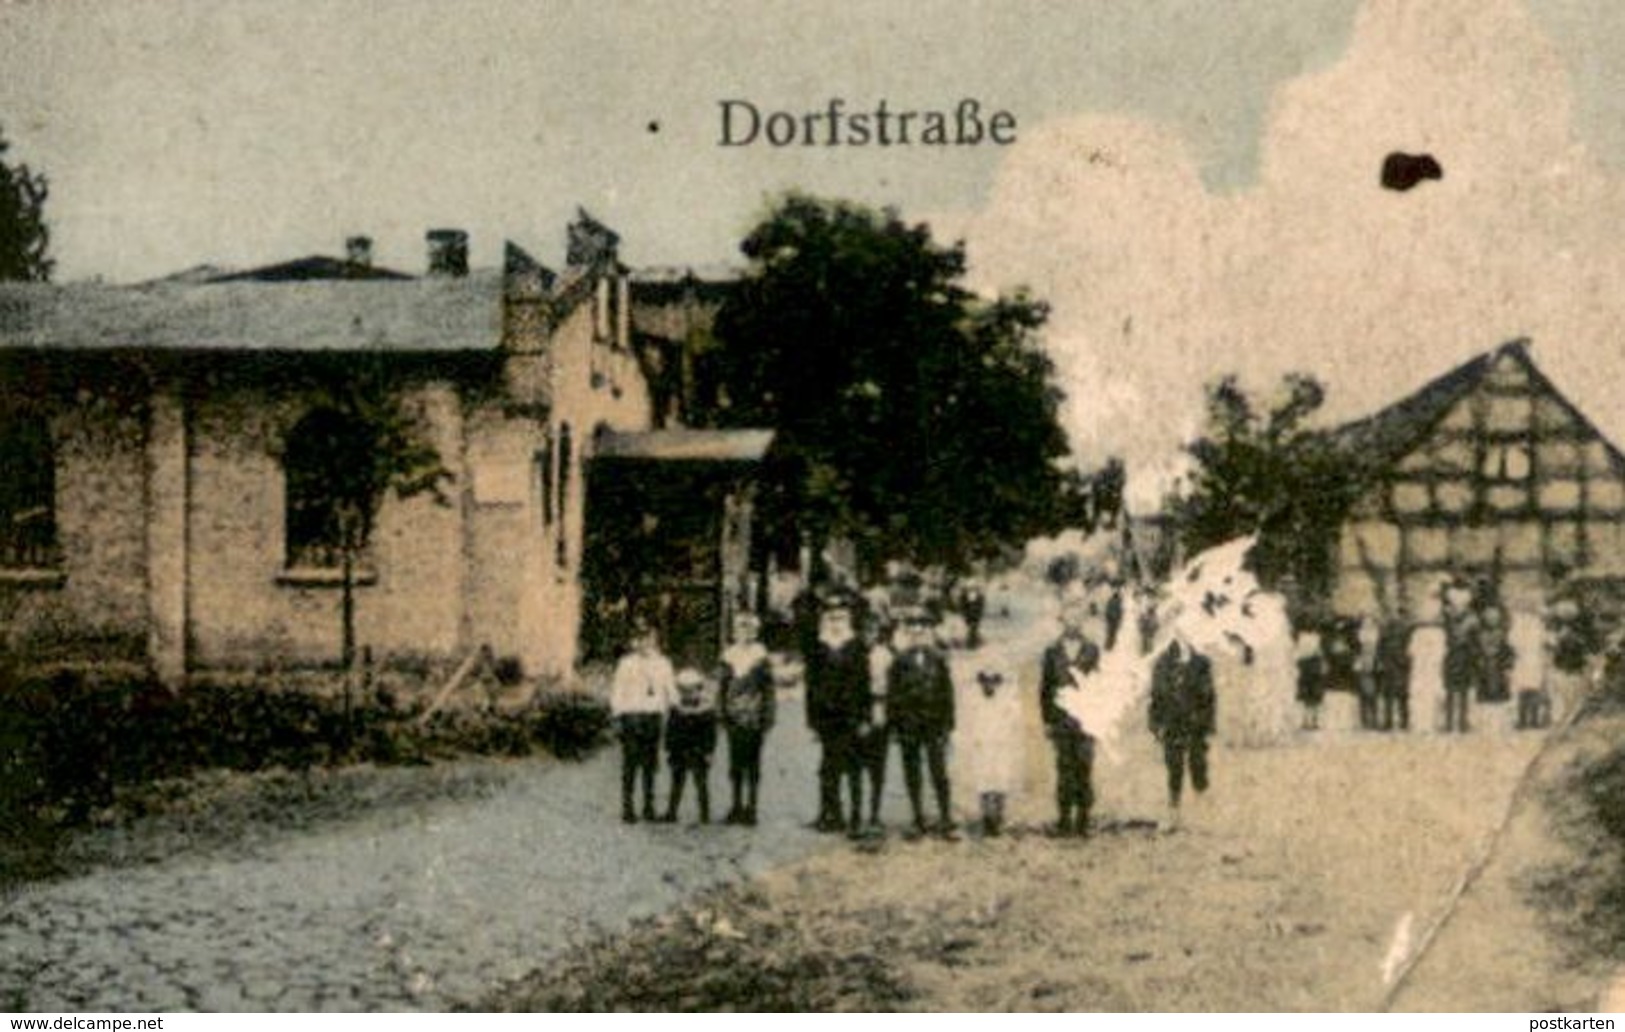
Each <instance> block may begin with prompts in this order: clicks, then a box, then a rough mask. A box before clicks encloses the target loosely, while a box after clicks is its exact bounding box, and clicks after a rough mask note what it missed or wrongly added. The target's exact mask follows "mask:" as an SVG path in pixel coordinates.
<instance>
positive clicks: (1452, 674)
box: [1440, 574, 1482, 733]
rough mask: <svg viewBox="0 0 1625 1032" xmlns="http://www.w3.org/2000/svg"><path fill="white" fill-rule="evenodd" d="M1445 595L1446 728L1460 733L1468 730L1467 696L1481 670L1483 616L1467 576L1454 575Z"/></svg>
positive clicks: (1475, 683) (1443, 593) (1443, 603)
mask: <svg viewBox="0 0 1625 1032" xmlns="http://www.w3.org/2000/svg"><path fill="white" fill-rule="evenodd" d="M1441 597H1442V600H1443V601H1442V603H1441V607H1440V612H1441V614H1442V615H1443V618H1444V633H1445V650H1444V729H1445V731H1446V732H1451V731H1454V732H1458V733H1459V732H1465V731H1466V730H1467V710H1468V701H1467V700H1468V698H1469V696H1470V695H1471V694H1472V692H1473V689H1474V688H1475V687H1476V686H1477V684H1478V681H1479V675H1480V671H1481V658H1482V657H1481V650H1482V645H1481V643H1480V640H1479V616H1478V612H1477V611H1476V609H1475V608H1474V604H1473V603H1474V599H1473V589H1472V585H1471V584H1469V583H1468V581H1467V579H1466V578H1465V577H1464V576H1462V575H1460V574H1457V575H1455V576H1454V577H1453V578H1451V580H1450V581H1449V582H1447V583H1446V584H1445V586H1444V588H1443V590H1442V594H1441Z"/></svg>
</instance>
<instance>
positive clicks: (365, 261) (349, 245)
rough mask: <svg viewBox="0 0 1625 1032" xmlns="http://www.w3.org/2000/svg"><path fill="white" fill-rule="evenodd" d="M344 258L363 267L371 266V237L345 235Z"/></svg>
mask: <svg viewBox="0 0 1625 1032" xmlns="http://www.w3.org/2000/svg"><path fill="white" fill-rule="evenodd" d="M344 260H345V261H347V262H349V263H350V264H351V265H358V266H360V267H361V268H363V269H370V268H372V237H370V236H353V237H345V238H344Z"/></svg>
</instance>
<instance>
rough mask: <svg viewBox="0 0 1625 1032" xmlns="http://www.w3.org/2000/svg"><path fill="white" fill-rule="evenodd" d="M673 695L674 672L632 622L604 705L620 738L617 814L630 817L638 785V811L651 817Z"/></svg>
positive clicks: (644, 626) (649, 633)
mask: <svg viewBox="0 0 1625 1032" xmlns="http://www.w3.org/2000/svg"><path fill="white" fill-rule="evenodd" d="M676 701H677V676H676V673H675V672H674V671H673V670H672V665H671V660H669V659H667V658H666V656H665V654H664V653H662V652H661V651H660V640H659V637H658V636H657V635H656V633H655V629H654V627H653V626H652V625H651V624H650V623H649V622H648V621H646V620H641V619H639V620H635V621H634V622H633V625H632V647H631V649H630V650H629V651H628V652H627V653H626V655H624V656H622V657H621V658H620V660H619V661H618V662H617V663H616V664H615V673H614V676H613V677H612V678H611V680H610V689H609V710H610V714H611V716H612V717H613V718H614V719H615V724H616V729H617V731H618V732H619V735H620V739H621V820H623V821H625V822H626V823H628V824H632V823H635V822H636V821H637V819H638V815H639V810H638V809H637V808H636V806H635V805H634V803H635V799H634V796H635V789H636V788H637V787H638V785H639V784H640V783H641V785H642V788H643V807H642V811H641V813H642V816H643V819H644V820H646V821H652V820H654V819H655V801H654V793H655V769H656V768H657V767H658V766H659V764H660V735H661V731H662V729H663V725H664V723H665V719H666V713H667V711H669V710H670V709H672V707H673V705H674V704H675V703H676Z"/></svg>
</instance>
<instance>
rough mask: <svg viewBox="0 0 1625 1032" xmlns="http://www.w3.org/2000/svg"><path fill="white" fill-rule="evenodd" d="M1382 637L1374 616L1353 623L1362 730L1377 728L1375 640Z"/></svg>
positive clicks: (1378, 692)
mask: <svg viewBox="0 0 1625 1032" xmlns="http://www.w3.org/2000/svg"><path fill="white" fill-rule="evenodd" d="M1381 637H1382V631H1381V628H1380V627H1379V626H1378V624H1377V621H1376V619H1375V618H1373V617H1370V616H1362V617H1361V618H1360V619H1359V621H1358V623H1356V625H1355V631H1354V676H1355V686H1356V688H1357V690H1358V691H1359V693H1360V729H1361V730H1362V731H1375V730H1377V728H1378V724H1379V721H1378V717H1377V711H1378V701H1377V700H1378V696H1379V695H1380V689H1379V686H1378V673H1377V642H1378V640H1379V639H1380V638H1381Z"/></svg>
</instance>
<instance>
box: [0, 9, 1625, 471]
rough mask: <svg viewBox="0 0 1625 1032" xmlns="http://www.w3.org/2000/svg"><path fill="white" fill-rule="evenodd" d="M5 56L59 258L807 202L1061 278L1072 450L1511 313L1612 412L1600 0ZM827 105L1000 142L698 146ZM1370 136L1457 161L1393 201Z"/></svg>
mask: <svg viewBox="0 0 1625 1032" xmlns="http://www.w3.org/2000/svg"><path fill="white" fill-rule="evenodd" d="M679 12H680V13H679ZM0 59H3V60H4V62H5V68H6V73H5V75H4V76H0V130H3V131H4V133H5V135H6V137H7V138H8V139H9V140H10V141H11V143H12V145H13V149H12V153H11V154H10V155H9V157H10V158H11V159H13V160H22V161H26V162H28V163H29V164H30V165H31V166H32V167H33V168H35V169H36V170H41V171H44V172H45V173H46V174H47V175H48V176H49V178H50V182H51V189H52V194H51V198H50V201H49V203H48V208H47V213H48V217H49V221H50V223H51V226H52V229H53V234H54V236H53V252H54V254H55V257H56V258H57V260H58V263H59V265H58V279H59V280H62V281H73V280H79V279H84V278H91V277H101V278H104V279H107V280H110V281H114V282H130V281H137V280H141V279H144V278H149V277H154V276H160V275H163V274H166V273H169V272H173V271H176V270H178V269H181V268H185V267H188V266H191V265H195V264H198V263H202V262H212V263H217V264H224V265H234V266H242V265H249V264H254V263H260V262H269V261H275V260H280V259H283V258H288V257H294V256H298V255H303V254H309V253H337V252H338V251H340V249H341V244H342V240H343V238H344V237H345V236H347V235H350V234H355V233H365V234H368V235H371V236H372V237H373V238H374V239H375V241H376V249H377V258H378V260H379V261H380V262H381V263H383V264H387V265H392V266H395V267H398V268H402V269H404V270H406V271H419V270H421V268H422V264H423V243H422V240H423V232H424V230H426V229H428V228H430V227H436V226H452V227H461V228H465V229H467V230H469V231H470V233H471V235H472V239H473V250H474V260H475V261H476V263H478V264H487V265H489V264H494V263H495V262H496V261H497V260H498V257H499V255H500V248H501V243H502V241H503V239H505V238H511V239H513V240H515V241H516V242H518V243H520V244H521V245H523V246H525V247H526V248H527V249H529V250H531V251H532V253H534V254H535V255H536V256H537V257H538V258H540V259H541V260H543V261H544V262H551V263H554V264H557V263H558V262H559V261H560V260H561V255H562V248H563V230H564V225H565V223H566V222H567V221H568V219H569V218H570V216H571V215H572V214H573V212H574V210H575V208H576V207H577V206H578V205H581V206H585V207H586V208H587V209H588V210H590V211H591V212H592V213H593V214H594V215H596V216H598V217H600V218H601V219H603V220H604V221H606V222H607V223H609V224H610V225H612V226H614V227H615V228H617V229H618V230H619V231H620V232H621V234H622V236H623V238H624V240H625V244H624V248H623V253H624V255H625V257H626V258H627V259H628V260H629V261H631V262H632V263H634V264H640V265H641V264H716V263H727V262H732V261H734V260H735V259H736V255H737V250H736V249H737V243H738V240H739V239H740V237H741V236H742V235H743V233H744V232H745V231H746V230H747V229H748V227H749V226H750V224H751V222H752V221H753V220H754V219H755V218H756V217H758V216H759V215H760V214H761V213H762V212H763V211H764V210H765V209H766V205H767V204H768V201H769V198H771V197H772V196H773V195H774V194H776V193H777V192H779V191H782V190H784V189H787V188H791V187H795V188H801V189H806V190H809V191H812V192H814V193H818V194H824V195H830V196H841V197H850V198H854V199H857V200H861V201H865V202H869V203H875V204H893V205H896V206H898V207H899V208H900V209H901V210H902V211H903V213H904V215H905V216H909V217H912V218H921V219H928V220H929V221H931V223H932V225H933V226H934V227H936V228H937V229H938V232H939V235H941V236H944V237H946V238H958V237H963V238H964V239H965V241H966V243H967V246H968V249H969V253H970V255H971V258H972V262H973V271H974V275H975V278H976V280H977V282H978V284H979V285H980V286H982V287H983V288H984V289H987V290H990V291H991V290H995V289H1000V288H1009V287H1013V286H1015V285H1017V284H1028V285H1031V286H1032V287H1033V288H1034V289H1035V290H1037V292H1038V293H1039V294H1040V295H1041V296H1044V297H1046V298H1047V299H1049V300H1050V301H1051V302H1052V304H1053V306H1054V317H1053V319H1052V323H1051V326H1050V327H1049V331H1048V335H1047V342H1048V345H1049V347H1050V348H1051V350H1052V353H1053V354H1054V355H1055V357H1056V360H1057V365H1058V367H1059V370H1060V373H1061V378H1062V383H1063V386H1064V387H1065V388H1066V389H1067V392H1068V395H1069V401H1068V407H1067V422H1068V425H1069V429H1070V430H1071V431H1072V433H1073V439H1074V445H1075V447H1076V450H1077V452H1078V454H1079V456H1080V458H1082V459H1084V460H1085V461H1093V460H1096V459H1098V458H1100V457H1103V456H1104V455H1105V454H1109V453H1121V454H1126V455H1128V456H1129V457H1130V459H1131V461H1132V462H1133V463H1135V464H1136V465H1139V466H1143V467H1145V468H1150V467H1151V466H1152V465H1154V464H1155V463H1157V462H1160V461H1163V460H1164V459H1165V458H1166V457H1167V456H1168V455H1169V454H1170V453H1172V452H1173V451H1174V450H1176V446H1177V442H1178V441H1179V440H1180V439H1182V438H1183V437H1186V436H1188V435H1189V434H1190V433H1191V432H1192V430H1193V428H1194V427H1195V426H1196V425H1197V420H1198V419H1199V416H1200V403H1201V386H1202V384H1203V383H1205V382H1208V381H1210V380H1211V379H1212V378H1213V377H1214V376H1215V375H1218V374H1220V373H1222V372H1228V371H1239V372H1241V373H1242V374H1243V375H1244V377H1245V378H1246V380H1247V381H1248V382H1249V383H1253V384H1256V385H1257V386H1258V387H1260V388H1261V389H1264V388H1267V387H1268V386H1269V385H1270V384H1272V383H1273V382H1274V380H1275V378H1276V377H1278V376H1279V375H1280V373H1282V372H1284V371H1286V370H1288V369H1303V370H1305V371H1309V372H1314V373H1316V374H1317V375H1321V376H1322V377H1323V378H1324V379H1325V380H1326V381H1327V382H1328V384H1329V385H1330V387H1331V393H1330V397H1329V399H1328V405H1327V412H1328V415H1331V416H1352V415H1356V414H1360V413H1362V412H1365V411H1369V410H1371V409H1372V408H1374V407H1376V406H1378V405H1381V404H1384V403H1386V402H1388V401H1391V400H1394V399H1396V398H1397V397H1398V396H1400V395H1401V394H1402V393H1404V392H1406V391H1408V390H1412V389H1414V388H1415V387H1418V386H1420V385H1421V383H1422V382H1423V381H1424V380H1425V379H1427V378H1428V377H1431V376H1434V375H1437V374H1439V373H1441V372H1443V371H1445V370H1446V369H1448V368H1449V367H1450V366H1451V365H1453V364H1455V363H1456V362H1459V361H1463V360H1465V359H1467V358H1469V357H1471V356H1472V355H1473V354H1476V353H1478V352H1480V351H1483V350H1486V349H1488V348H1491V347H1494V346H1496V345H1497V344H1499V343H1501V342H1502V341H1504V340H1506V339H1509V338H1511V337H1515V336H1524V335H1527V336H1530V337H1532V338H1533V339H1534V349H1533V353H1534V355H1535V358H1536V361H1537V362H1538V363H1539V364H1541V365H1542V366H1543V367H1544V368H1547V370H1548V371H1549V372H1550V373H1552V375H1553V377H1554V379H1556V380H1557V381H1558V383H1559V385H1560V386H1561V387H1563V388H1564V389H1565V390H1567V391H1569V392H1570V393H1571V394H1572V395H1573V396H1574V397H1575V400H1576V401H1578V402H1579V403H1580V404H1581V406H1582V408H1584V409H1586V410H1587V411H1588V412H1589V413H1590V414H1591V415H1592V416H1593V418H1594V419H1596V420H1597V422H1598V423H1599V424H1602V425H1603V427H1604V429H1605V430H1608V431H1609V432H1610V433H1611V434H1612V435H1613V436H1614V437H1615V439H1616V440H1620V439H1622V434H1625V409H1622V406H1620V405H1619V404H1618V403H1617V402H1616V401H1615V399H1614V397H1613V392H1612V390H1611V389H1610V384H1612V383H1618V382H1621V381H1622V378H1625V347H1622V344H1625V337H1622V336H1621V330H1622V329H1625V326H1622V325H1621V323H1622V317H1621V311H1622V310H1621V306H1620V304H1619V303H1618V302H1616V301H1615V298H1614V296H1613V295H1614V294H1615V293H1617V292H1618V291H1617V290H1616V285H1617V284H1619V283H1622V282H1625V275H1622V274H1625V250H1622V245H1620V244H1618V243H1616V242H1615V240H1614V239H1613V238H1614V236H1616V235H1617V234H1615V233H1614V232H1613V226H1615V225H1618V224H1619V223H1620V217H1621V216H1625V186H1622V180H1621V176H1622V175H1625V88H1622V87H1625V8H1621V6H1620V5H1618V4H1615V3H1612V2H1611V0H1527V2H1525V0H1475V2H1466V0H1429V2H1428V3H1427V4H1418V3H1412V2H1402V0H1247V2H1245V3H1234V4H1223V5H1219V4H1211V3H1206V2H1202V0H1142V2H1139V3H1134V4H1126V3H1121V2H1117V0H1083V2H1077V3H1071V4H1065V5H1062V4H1054V3H1050V2H1042V0H998V2H991V0H984V2H976V0H969V2H967V0H957V2H952V3H949V2H934V0H889V2H873V3H865V4H862V5H858V4H835V3H830V2H822V3H820V2H813V3H808V2H805V0H803V2H799V3H791V2H783V0H752V2H749V3H745V2H719V0H709V2H706V0H700V2H688V3H684V4H682V5H677V4H671V3H655V2H641V3H633V2H613V0H596V2H580V3H576V2H567V0H558V2H537V0H471V2H463V3H459V4H456V5H446V4H441V3H434V2H413V0H401V2H388V3H385V2H375V3H343V4H341V3H336V2H326V3H316V2H311V0H283V2H279V3H277V4H265V3H252V2H237V3H232V2H220V0H210V2H208V3H202V2H161V0H143V2H135V0H109V2H103V3H91V2H90V0H34V2H13V3H10V4H0ZM837 96H838V97H841V98H843V99H844V100H845V101H846V103H847V105H848V107H849V108H850V109H854V110H855V109H860V108H862V107H865V106H869V105H872V104H873V103H874V102H876V101H878V100H879V99H881V98H885V99H886V100H887V101H888V103H889V104H890V105H891V106H893V107H894V108H895V107H905V108H927V109H931V108H943V107H950V106H952V105H953V104H956V103H957V102H958V101H959V100H960V99H961V98H965V97H970V98H975V99H976V100H978V101H979V102H980V103H981V104H982V105H983V107H984V108H986V109H993V108H1003V109H1008V110H1010V111H1012V112H1014V113H1015V115H1016V116H1017V118H1018V121H1019V130H1018V142H1017V143H1016V144H1015V145H1014V146H1011V147H1005V148H1000V147H991V146H983V147H976V148H957V149H948V150H933V149H925V148H919V147H913V148H900V147H893V148H887V149H881V148H867V149H857V148H848V147H841V148H824V147H813V148H802V147H792V148H785V149H782V150H774V149H770V148H766V147H763V146H753V147H741V148H724V147H719V146H718V145H717V140H718V134H719V121H720V120H719V109H718V104H719V101H721V100H724V99H730V98H740V99H748V100H751V101H753V102H755V103H757V104H758V105H759V106H761V107H762V108H764V109H772V110H788V111H792V112H801V111H808V110H820V109H822V108H823V107H824V106H825V104H826V103H827V102H828V100H829V99H830V98H831V97H837ZM652 124H658V131H651V125H652ZM1393 149H1412V150H1428V151H1429V152H1430V153H1433V154H1435V156H1436V157H1437V158H1438V159H1439V161H1440V163H1441V164H1442V166H1443V168H1444V178H1443V179H1442V180H1440V181H1438V182H1429V183H1424V184H1422V185H1421V186H1419V187H1418V188H1416V189H1415V190H1412V191H1409V192H1407V193H1404V194H1397V193H1394V192H1392V191H1383V190H1381V189H1380V188H1379V187H1378V186H1377V181H1376V180H1377V169H1378V168H1379V166H1380V163H1381V160H1382V157H1383V156H1384V155H1385V154H1386V153H1387V152H1388V151H1390V150H1393ZM1148 416H1150V418H1148Z"/></svg>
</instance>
